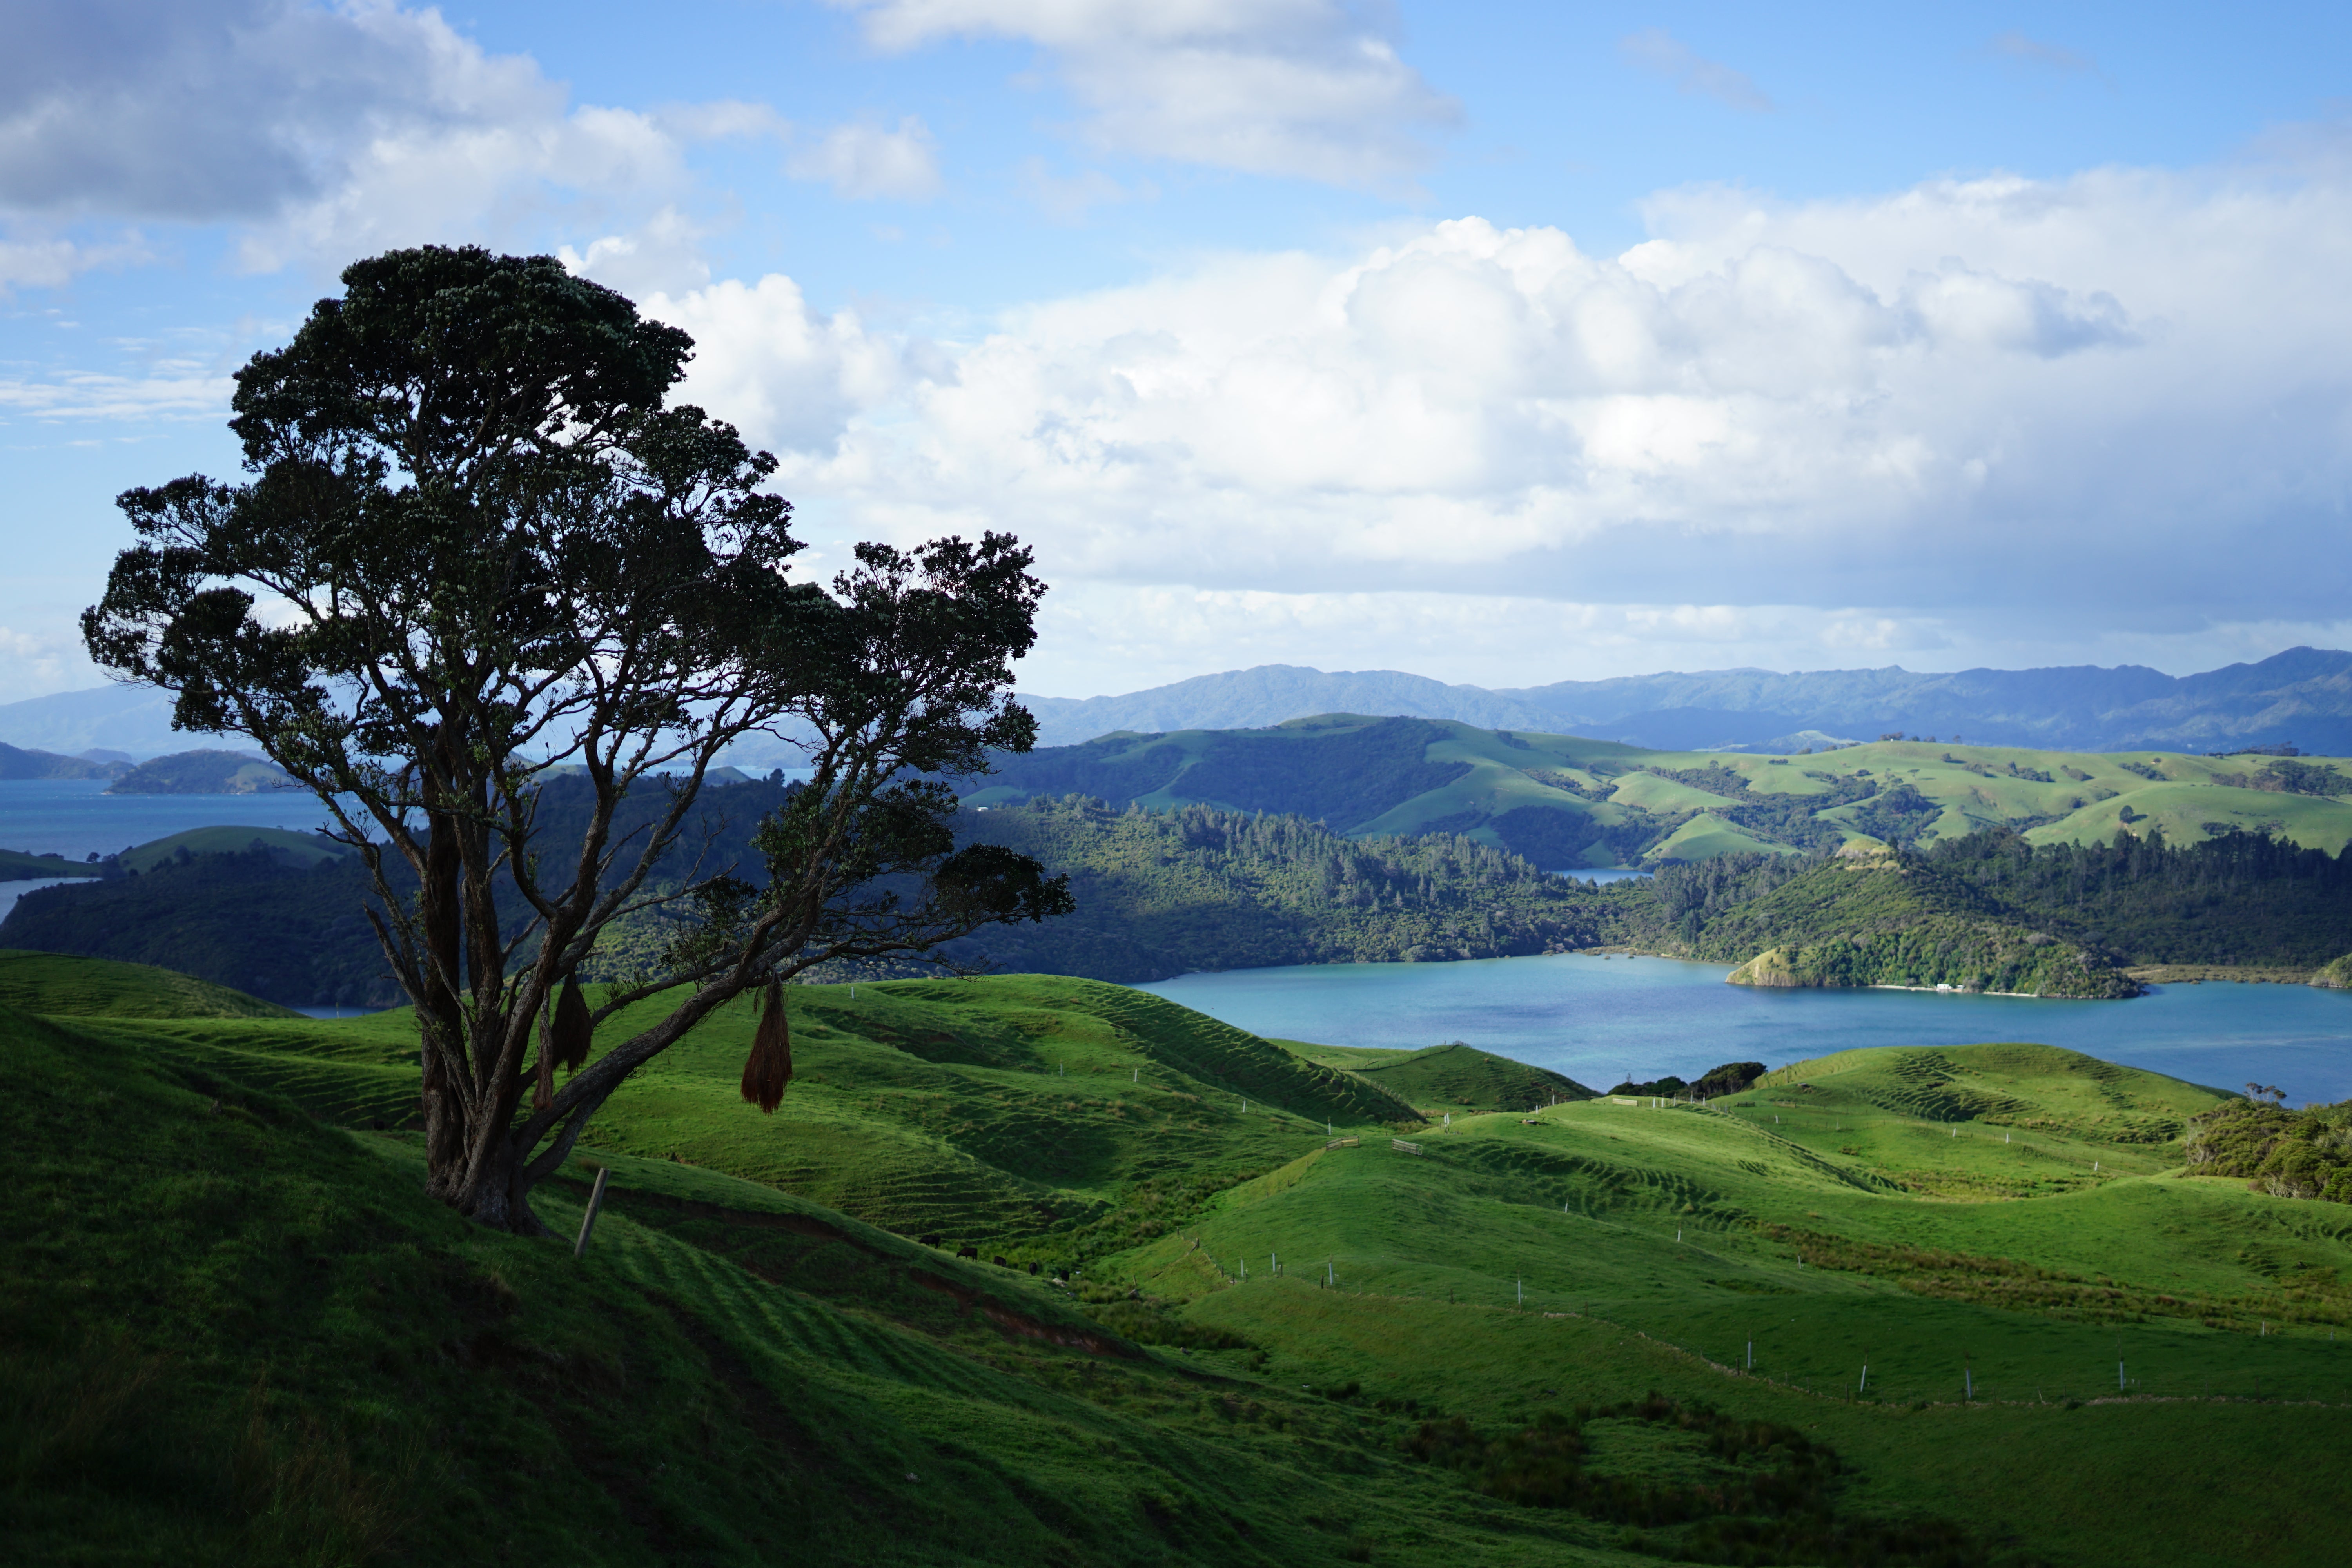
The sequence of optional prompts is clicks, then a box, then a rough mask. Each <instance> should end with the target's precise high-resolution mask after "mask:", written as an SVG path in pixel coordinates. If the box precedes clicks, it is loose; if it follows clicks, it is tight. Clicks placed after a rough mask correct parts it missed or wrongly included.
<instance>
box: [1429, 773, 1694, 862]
mask: <svg viewBox="0 0 2352 1568" xmlns="http://www.w3.org/2000/svg"><path fill="white" fill-rule="evenodd" d="M1603 793H1604V794H1605V793H1606V792H1603ZM1617 813H1618V815H1619V816H1621V817H1622V819H1623V820H1622V821H1619V822H1613V823H1609V822H1602V821H1601V820H1600V819H1599V818H1597V817H1594V816H1590V815H1588V814H1586V813H1583V812H1576V811H1562V810H1560V809H1559V808H1558V807H1556V806H1549V805H1520V806H1514V807H1512V808H1511V809H1510V810H1508V811H1507V812H1504V813H1502V814H1501V815H1500V816H1482V818H1481V820H1480V821H1476V822H1468V823H1465V824H1464V825H1463V826H1465V827H1476V826H1485V827H1488V828H1491V829H1492V830H1493V831H1494V833H1495V836H1496V837H1498V838H1500V839H1501V840H1502V841H1503V847H1505V848H1507V849H1508V850H1509V851H1510V852H1511V853H1512V854H1514V855H1517V856H1518V857H1519V858H1521V859H1523V860H1528V861H1532V862H1533V863H1535V864H1536V865H1538V866H1541V867H1543V868H1545V869H1546V870H1551V871H1565V870H1572V869H1574V868H1578V867H1581V866H1589V865H1591V862H1592V854H1591V851H1592V848H1593V847H1594V846H1595V845H1600V846H1602V847H1606V848H1607V849H1608V851H1609V854H1608V857H1607V858H1608V859H1609V860H1610V861H1611V862H1612V864H1615V865H1619V866H1631V865H1633V864H1634V863H1636V862H1637V861H1639V860H1640V859H1641V858H1642V856H1643V853H1644V852H1645V851H1646V850H1648V849H1649V847H1651V846H1652V845H1654V844H1658V843H1662V842H1664V840H1665V839H1666V838H1668V837H1671V836H1672V835H1673V833H1674V831H1675V828H1677V827H1680V826H1682V825H1683V824H1684V823H1685V822H1688V821H1689V820H1690V819H1691V818H1692V817H1693V816H1696V815H1697V813H1696V812H1689V811H1685V812H1680V813H1668V814H1665V815H1663V816H1662V815H1660V814H1658V813H1656V812H1650V811H1643V809H1642V808H1641V807H1640V806H1636V805H1620V806H1619V807H1618V808H1617Z"/></svg>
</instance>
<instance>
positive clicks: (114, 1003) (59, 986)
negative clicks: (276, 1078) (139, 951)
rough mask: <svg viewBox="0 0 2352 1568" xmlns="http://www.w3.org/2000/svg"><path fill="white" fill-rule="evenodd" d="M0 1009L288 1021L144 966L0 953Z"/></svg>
mask: <svg viewBox="0 0 2352 1568" xmlns="http://www.w3.org/2000/svg"><path fill="white" fill-rule="evenodd" d="M0 1006H11V1007H17V1008H22V1009H25V1010H26V1011H35V1012H40V1013H45V1014H59V1015H71V1016H83V1017H111V1018H293V1017H298V1016H299V1014H297V1013H295V1012H294V1011H293V1009H291V1008H289V1007H280V1006H279V1005H278V1004H276V1003H275V1002H264V1001H263V1000H261V998H259V997H258V996H247V994H245V993H243V992H242V991H232V990H230V989H229V988H228V987H226V986H225V985H215V984H210V983H208V982H206V981H202V980H196V979H192V978H190V977H189V976H187V975H185V974H180V973H175V972H173V971H172V970H169V969H156V968H154V967H152V966H151V965H148V964H144V963H113V962H111V961H110V960H107V959H101V958H70V957H66V956H64V955H62V954H58V953H54V952H23V951H12V950H7V949H0Z"/></svg>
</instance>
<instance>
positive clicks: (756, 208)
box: [0, 0, 2352, 700]
mask: <svg viewBox="0 0 2352 1568" xmlns="http://www.w3.org/2000/svg"><path fill="white" fill-rule="evenodd" d="M21 15H22V18H23V19H22V21H21V22H20V23H18V24H16V25H14V37H16V40H17V47H14V48H12V50H11V51H10V58H8V59H7V60H6V61H5V62H0V498H5V499H0V506H5V512H0V519H5V521H0V529H5V538H6V542H7V548H8V558H9V561H10V570H9V572H8V573H7V574H5V577H0V700H11V699H14V698H18V697H25V696H32V695H37V694H39V693H41V692H45V691H49V690H58V689H72V688H76V687H80V686H86V685H90V684H94V683H95V680H96V675H95V672H94V671H92V670H91V669H90V668H89V666H88V664H87V663H86V662H85V661H83V660H82V658H80V655H79V647H78V639H77V638H76V636H75V633H74V627H73V618H74V615H75V613H76V611H78V610H79V607H80V606H81V605H85V604H87V603H89V601H90V600H91V599H92V598H93V597H95V595H96V594H97V592H98V591H99V588H100V584H101V582H102V579H103V574H104V572H105V569H106V566H107V564H108V563H109V562H110V559H111V557H112V554H113V552H115V551H116V550H118V549H120V548H121V546H122V545H123V544H124V543H125V542H127V533H126V531H125V530H124V529H123V528H122V526H121V524H120V522H119V521H117V519H116V517H115V514H114V513H113V510H112V508H111V505H110V498H111V496H112V495H113V494H114V493H115V492H116V491H118V490H120V489H122V488H124V487H126V486H128V485H131V484H138V483H152V482H156V481H159V480H161V479H165V478H169V477H173V476H175V475H177V474H180V473H184V472H187V471H191V470H194V469H204V470H208V471H213V472H216V473H226V472H228V471H230V470H232V469H233V468H234V466H235V454H234V451H233V449H232V448H231V447H230V446H229V444H228V443H227V441H226V436H225V432H224V431H223V429H222V424H221V421H222V417H223V414H224V410H225V406H226V395H227V389H228V383H227V379H226V378H227V376H228V374H230V373H231V372H232V371H233V370H234V369H235V368H236V365H237V364H238V363H241V362H242V360H243V358H244V357H245V356H246V355H247V354H249V353H252V352H253V351H254V350H255V349H257V348H259V347H263V346H266V345H268V344H270V343H273V342H278V341H280V340H282V339H283V337H284V336H285V335H286V334H287V333H288V332H289V331H290V329H291V327H292V325H293V323H295V322H296V321H299V317H300V315H301V313H302V311H303V310H305V309H306V308H307V306H308V305H309V303H310V300H313V299H315V298H317V297H318V296H319V295H320V294H321V293H324V292H329V291H331V289H332V288H333V287H334V276H335V274H336V273H337V271H338V270H340V268H341V267H342V266H343V265H344V264H346V263H347V262H349V261H350V260H351V259H352V258H355V257H357V256H360V255H364V254H369V253H371V252H373V251H375V250H379V249H383V248H385V247H390V246H394V245H406V244H415V243H422V242H426V241H437V242H447V243H456V242H478V243H483V244H488V245H492V246H495V247H500V248H504V249H509V250H533V251H537V250H552V251H557V252H559V253H560V254H563V255H565V256H567V257H568V258H571V259H572V260H573V262H574V263H575V265H577V266H579V267H580V268H583V269H584V270H586V271H587V272H589V273H590V274H591V275H592V276H595V277H597V278H598V279H600V280H603V281H605V282H607V283H610V284H611V285H613V286H614V287H616V288H620V289H625V290H626V291H627V292H629V293H630V294H632V295H633V296H634V297H635V298H637V299H638V300H640V302H641V304H642V305H643V306H644V308H646V310H649V311H652V312H654V313H656V314H659V315H662V316H664V317H665V318H666V319H669V320H672V321H677V322H678V323H679V324H681V325H684V326H686V327H687V328H688V330H689V331H694V332H695V333H696V336H697V338H698V342H700V343H701V345H702V352H701V353H700V355H699V356H698V360H697V362H696V366H695V370H694V374H693V378H692V380H691V381H690V383H689V385H688V393H689V394H690V395H692V396H694V397H695V398H697V399H698V401H701V402H703V403H705V404H706V405H708V406H709V407H710V408H712V409H713V410H714V411H715V412H718V413H719V414H721V415H722V416H726V417H729V418H731V419H734V420H736V421H737V422H739V423H740V424H741V425H742V426H744V427H745V429H746V431H747V433H748V434H750V435H751V437H753V438H754V439H755V440H757V441H759V442H761V444H763V445H767V446H769V447H772V449H774V450H775V451H776V452H777V453H778V455H779V457H780V458H782V459H783V468H782V487H783V489H785V491H786V493H788V494H790V495H791V496H792V497H793V500H795V502H796V503H797V504H798V505H799V507H800V509H801V515H802V517H803V521H804V524H805V531H806V532H807V533H808V534H809V536H810V537H811V539H812V540H813V541H814V544H815V546H816V551H815V553H816V555H817V557H818V558H819V560H820V561H822V560H824V559H828V558H829V559H838V558H839V556H840V555H841V554H842V553H843V552H845V549H846V546H847V544H848V543H849V542H852V541H854V540H856V539H857V538H862V537H887V538H892V539H898V540H902V541H903V540H911V539H916V538H920V537H924V536H927V535H929V534H932V533H938V532H945V531H965V532H970V531H973V530H976V529H978V528H982V527H997V528H1004V529H1010V530H1012V531H1014V532H1017V533H1020V534H1021V535H1022V536H1023V537H1024V539H1028V540H1030V541H1031V542H1033V543H1034V545H1035V547H1036V549H1037V551H1038V552H1039V558H1040V562H1041V566H1042V568H1043V571H1044V574H1045V576H1046V577H1047V578H1048V580H1049V581H1050V582H1051V583H1053V584H1054V593H1053V595H1051V597H1050V598H1049V601H1048V606H1047V610H1046V613H1045V636H1044V638H1043V640H1042V642H1041V644H1040V647H1039V649H1038V652H1037V654H1036V656H1035V657H1034V658H1033V659H1032V660H1031V661H1030V665H1029V668H1028V670H1027V672H1026V674H1025V675H1024V684H1026V685H1027V686H1029V687H1030V688H1031V689H1035V690H1038V691H1041V692H1046V693H1052V694H1057V695H1087V694H1091V693H1095V692H1101V691H1116V690H1124V689H1133V688H1136V687H1139V686H1144V685H1150V684H1155V683H1158V682H1160V681H1163V680H1168V679H1179V678H1181V677H1183V676H1186V675H1192V674H1198V673H1202V672H1203V671H1207V670H1213V669H1219V668H1234V667H1236V666H1240V665H1246V664H1253V663H1262V662H1288V663H1299V664H1313V665H1317V666H1319V667H1322V668H1406V669H1412V670H1416V671H1420V672H1422V673H1425V674H1430V675H1434V676H1438V677H1441V678H1444V679H1456V680H1471V681H1476V682H1478V683H1481V684H1486V685H1505V686H1508V685H1524V684H1534V683H1538V682H1542V681H1548V680H1555V679H1569V678H1591V677H1596V676H1605V675H1611V674H1625V673H1634V672H1639V671H1643V670H1650V669H1658V668H1721V667H1725V666H1730V665H1740V664H1753V665H1763V666H1768V667H1771V668H1830V667H1840V666H1853V665H1884V664H1889V663H1897V662H1899V663H1903V664H1906V665H1907V666H1909V667H1911V668H1960V667H1964V666H1968V665H1974V664H1993V665H2004V666H2016V665H2025V664H2056V663H2091V662H2095V663H2103V664H2113V663H2119V662H2139V663H2147V664H2153V665H2156V666H2158V667H2159V668H2166V669H2169V670H2173V671H2176V672H2180V671H2186V670H2190V669H2197V668H2210V667H2211V666H2214V665H2218V664H2221V663H2226V662H2230V661H2232V660H2235V659H2240V658H2259V657H2262V656H2263V655H2265V654H2268V653H2271V652H2274V651H2276V650H2277V649H2279V648H2281V647H2287V646H2291V645H2293V644H2295V643H2299V642H2316V643H2322V644H2327V645H2331V646H2343V645H2344V644H2345V642H2346V640H2347V631H2352V626H2347V620H2352V616H2347V612H2346V611H2345V610H2344V609H2343V608H2342V607H2341V606H2343V605H2345V604H2346V603H2347V599H2346V595H2345V589H2346V587H2347V565H2346V562H2345V555H2346V552H2345V551H2344V549H2343V544H2344V541H2345V536H2346V528H2345V517H2344V506H2345V500H2346V495H2347V483H2348V482H2352V368H2348V367H2352V290H2347V289H2345V288H2344V287H2343V283H2342V280H2343V279H2344V278H2345V277H2346V276H2347V262H2352V111H2347V99H2352V84H2347V75H2352V65H2347V61H2352V48H2347V44H2352V37H2347V33H2352V14H2347V13H2346V12H2345V11H2344V10H2343V9H2342V8H2340V7H2334V8H2330V7H2318V6H2287V5H2278V6H2269V7H2262V6H2241V7H2234V8H2231V9H2230V10H2228V11H2227V12H2223V11H2221V10H2219V9H2217V8H2213V7H2198V8H2193V9H2192V8H2188V7H2173V8H2161V7H2155V8H2152V7H2148V6H2146V5H2139V6H2133V7H2130V8H2128V9H2127V8H2125V7H2123V6H2102V5H2074V6H2038V7H2032V8H2028V9H2019V8H2004V7H1983V6H1952V7H1942V8H1937V9H1935V11H1934V12H1933V14H1932V15H1925V14H1922V12H1921V9H1920V8H1891V7H1861V6H1842V7H1831V6H1780V7H1774V8H1770V9H1769V11H1767V10H1765V9H1764V8H1759V7H1753V6H1741V7H1734V6H1700V5H1681V6H1599V5H1595V6H1583V7H1569V6H1535V5H1504V4H1492V5H1468V4H1454V5H1444V6H1438V5H1414V4H1403V5H1392V6H1351V5H1344V4H1339V3H1336V0H1256V3H1254V4H1243V3H1240V0H1160V3H1158V4H1141V3H1134V0H836V3H832V4H824V3H811V0H790V3H784V0H776V3H754V0H728V3H720V4H711V5H677V4H674V5H668V6H664V7H661V8H659V9H658V10H655V9H652V8H647V7H645V6H642V5H635V6H624V5H611V4H593V3H592V4H566V5H554V4H508V5H498V4H488V5H468V6H464V7H453V8H450V9H447V10H443V11H437V12H436V11H432V10H425V9H421V8H416V7H409V6H402V5H394V4H352V5H323V6H322V5H306V4H289V3H274V0H184V3H182V4H177V5H168V6H166V5H132V4H108V3H106V0H92V3H85V4H79V5H70V6H68V5H46V4H35V5H30V6H28V7H24V8H22V11H21Z"/></svg>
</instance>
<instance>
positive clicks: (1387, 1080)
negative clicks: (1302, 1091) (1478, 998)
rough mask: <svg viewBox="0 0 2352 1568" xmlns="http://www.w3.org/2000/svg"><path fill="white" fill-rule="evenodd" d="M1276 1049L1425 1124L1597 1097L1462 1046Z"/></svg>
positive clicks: (1289, 1045) (1554, 1076)
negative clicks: (1345, 1077) (1344, 1073)
mask: <svg viewBox="0 0 2352 1568" xmlns="http://www.w3.org/2000/svg"><path fill="white" fill-rule="evenodd" d="M1275 1044H1276V1045H1278V1046H1281V1047H1283V1048H1284V1049H1286V1050H1289V1051H1294V1052H1297V1054H1298V1055H1300V1056H1302V1057H1304V1058H1307V1060H1308V1061H1312V1062H1318V1063H1321V1064H1322V1065H1323V1066H1326V1067H1334V1068H1345V1069H1346V1070H1348V1071H1349V1072H1352V1073H1354V1074H1356V1075H1357V1076H1358V1077H1360V1078H1366V1079H1370V1080H1371V1081H1372V1082H1374V1083H1376V1084H1378V1085H1380V1086H1381V1088H1382V1089H1387V1090H1388V1091H1389V1092H1390V1093H1391V1094H1393V1095H1395V1096H1396V1097H1397V1098H1398V1099H1399V1100H1404V1101H1406V1102H1408V1103H1410V1104H1412V1106H1414V1107H1416V1108H1417V1109H1418V1110H1420V1111H1421V1114H1422V1115H1423V1117H1425V1118H1426V1117H1436V1116H1439V1115H1441V1114H1444V1113H1450V1112H1452V1111H1454V1110H1457V1109H1469V1110H1536V1109H1538V1107H1542V1106H1547V1105H1550V1104H1552V1103H1554V1102H1555V1101H1558V1100H1590V1099H1591V1098H1592V1093H1593V1091H1592V1090H1591V1089H1587V1088H1585V1087H1584V1085H1582V1084H1580V1083H1579V1082H1577V1081H1576V1080H1575V1079H1572V1078H1569V1077H1567V1076H1566V1075H1564V1074H1561V1073H1556V1072H1548V1071H1546V1070H1545V1069H1544V1068H1533V1067H1529V1066H1528V1064H1527V1063H1525V1062H1515V1061H1513V1060H1512V1059H1511V1058H1508V1057H1498V1056H1496V1055H1495V1054H1494V1053H1493V1052H1492V1051H1482V1050H1479V1049H1477V1048H1476V1047H1472V1046H1466V1045H1464V1044H1463V1043H1462V1042H1461V1041H1459V1040H1455V1041H1454V1042H1452V1043H1451V1044H1447V1045H1442V1046H1431V1047H1426V1048H1425V1049H1423V1050H1418V1051H1400V1050H1389V1049H1385V1048H1383V1047H1379V1046H1312V1045H1307V1044H1304V1043H1302V1042H1300V1041H1296V1040H1277V1041H1276V1042H1275Z"/></svg>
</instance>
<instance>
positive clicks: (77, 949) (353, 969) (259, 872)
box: [0, 849, 405, 1007]
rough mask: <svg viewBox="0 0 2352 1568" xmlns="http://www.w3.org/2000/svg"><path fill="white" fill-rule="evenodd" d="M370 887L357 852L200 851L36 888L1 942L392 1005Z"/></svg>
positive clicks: (267, 989)
mask: <svg viewBox="0 0 2352 1568" xmlns="http://www.w3.org/2000/svg"><path fill="white" fill-rule="evenodd" d="M369 892H370V889H369V886H368V877H367V870H366V868H364V867H362V866H361V865H360V864H359V863H358V862H357V861H356V860H349V859H336V860H323V861H320V863H319V864H318V865H317V866H316V867H315V868H312V869H310V870H295V869H292V868H288V867H286V866H285V865H283V864H282V863H281V862H280V861H279V860H278V858H276V857H274V856H273V855H271V854H270V853H269V852H268V850H266V849H265V850H258V851H247V852H246V853H243V854H234V855H196V856H192V857H190V858H188V860H187V861H186V862H185V863H184V864H166V865H163V866H160V867H158V868H155V869H154V870H152V871H147V872H143V873H139V874H135V875H131V876H126V877H117V878H112V879H108V880H105V881H97V882H89V883H85V884H80V885H77V886H73V887H69V888H50V889H42V890H41V891H40V892H37V893H27V894H26V895H25V897H23V898H22V899H19V900H17V901H16V908H15V909H13V910H10V911H9V914H8V919H7V921H5V925H0V931H5V937H0V941H5V942H8V943H9V944H11V945H16V946H22V947H32V948H38V949H40V950H42V951H44V952H59V953H77V954H81V955H85V956H88V957H92V958H111V959H119V960H121V961H123V962H126V963H151V964H154V965H157V966H158V967H161V968H165V969H176V970H179V971H181V972H183V973H188V974H193V975H195V976H196V977H198V978H199V979H203V980H208V981H211V982H213V983H214V984H219V985H232V986H235V987H236V989H238V990H240V991H249V992H251V993H253V994H255V995H257V996H268V997H270V998H273V999H275V1000H278V1001H284V1002H295V1003H318V1004H321V1005H327V1004H337V1005H346V1006H363V1007H389V1006H393V1005H396V1004H398V1003H400V1002H402V1001H404V1000H405V998H404V997H403V996H402V994H401V992H400V988H399V986H398V985H396V984H394V982H393V979H392V975H391V973H390V971H389V970H388V969H387V968H386V966H385V964H384V962H383V951H382V950H381V949H380V948H378V947H377V945H376V941H375V933H374V932H373V931H372V930H370V929H369V926H368V922H367V917H366V914H365V913H364V910H365V907H366V903H367V900H368V897H369ZM58 893H64V894H68V895H70V896H68V897H64V898H58V897H52V896H50V895H53V894H58Z"/></svg>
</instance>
